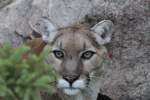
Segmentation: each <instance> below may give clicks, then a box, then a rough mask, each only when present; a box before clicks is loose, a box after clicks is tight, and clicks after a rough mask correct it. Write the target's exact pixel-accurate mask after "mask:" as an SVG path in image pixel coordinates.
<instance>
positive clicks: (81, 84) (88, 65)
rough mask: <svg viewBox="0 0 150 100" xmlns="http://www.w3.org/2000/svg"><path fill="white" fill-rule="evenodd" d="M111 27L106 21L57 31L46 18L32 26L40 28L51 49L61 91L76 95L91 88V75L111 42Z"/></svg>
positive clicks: (51, 59)
mask: <svg viewBox="0 0 150 100" xmlns="http://www.w3.org/2000/svg"><path fill="white" fill-rule="evenodd" d="M112 26H113V23H112V22H111V21H109V20H103V21H101V22H99V23H98V24H96V25H95V26H93V27H92V28H88V27H85V26H82V25H77V26H73V27H66V28H62V29H57V27H56V26H54V25H53V24H52V23H51V22H50V21H49V20H47V19H40V20H38V21H37V24H35V25H33V26H32V27H33V28H34V30H36V29H40V31H39V32H40V33H42V38H43V41H45V42H47V43H48V45H49V46H50V47H51V48H52V51H51V52H50V54H49V61H50V64H52V65H53V67H54V69H55V70H56V72H57V73H58V76H59V77H58V80H57V88H58V89H59V90H60V91H63V92H64V93H65V94H67V95H76V94H78V93H80V92H81V91H82V90H84V89H85V88H86V87H88V85H89V83H90V81H91V80H92V79H91V77H90V75H91V74H92V72H93V71H95V70H96V69H97V68H100V67H101V66H100V65H101V62H102V56H103V54H104V53H105V48H104V46H103V45H104V44H106V43H109V42H110V40H111V33H112ZM36 31H37V30H36Z"/></svg>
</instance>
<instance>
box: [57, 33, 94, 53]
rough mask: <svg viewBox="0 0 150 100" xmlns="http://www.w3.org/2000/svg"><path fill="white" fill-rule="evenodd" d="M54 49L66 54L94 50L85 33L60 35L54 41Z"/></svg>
mask: <svg viewBox="0 0 150 100" xmlns="http://www.w3.org/2000/svg"><path fill="white" fill-rule="evenodd" d="M54 48H59V49H63V50H65V51H66V52H67V53H68V54H69V53H70V54H73V53H79V52H81V51H84V50H86V49H94V47H93V46H92V45H91V41H90V40H89V38H88V37H87V36H86V34H85V31H82V32H80V31H77V32H67V33H62V35H61V36H59V37H58V38H57V40H56V41H55V43H54Z"/></svg>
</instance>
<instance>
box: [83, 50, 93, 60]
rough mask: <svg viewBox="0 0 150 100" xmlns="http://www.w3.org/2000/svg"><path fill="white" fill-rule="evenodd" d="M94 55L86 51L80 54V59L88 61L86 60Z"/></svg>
mask: <svg viewBox="0 0 150 100" xmlns="http://www.w3.org/2000/svg"><path fill="white" fill-rule="evenodd" d="M94 54H95V52H93V51H86V52H84V53H83V54H82V56H81V58H82V59H84V60H88V59H90V58H92V57H93V55H94Z"/></svg>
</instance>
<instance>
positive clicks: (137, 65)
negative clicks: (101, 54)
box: [0, 0, 150, 100]
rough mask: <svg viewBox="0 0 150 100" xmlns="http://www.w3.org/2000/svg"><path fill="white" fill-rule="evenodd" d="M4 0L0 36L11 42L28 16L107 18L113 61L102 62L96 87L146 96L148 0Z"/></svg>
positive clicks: (129, 97)
mask: <svg viewBox="0 0 150 100" xmlns="http://www.w3.org/2000/svg"><path fill="white" fill-rule="evenodd" d="M1 1H2V0H1ZM1 1H0V3H1ZM5 1H6V2H7V3H6V2H4V3H1V4H0V41H1V42H3V41H10V42H12V43H13V44H14V45H15V46H17V45H19V44H20V43H21V42H22V40H21V38H20V37H17V36H16V35H15V34H14V33H15V31H17V32H18V33H19V34H22V35H23V36H24V37H25V36H28V34H29V33H30V32H31V31H32V29H31V28H30V25H29V22H30V23H32V21H34V20H35V19H37V18H40V17H47V18H48V19H49V20H51V21H52V22H53V23H55V24H56V25H57V26H58V27H65V26H69V25H71V24H73V23H78V22H80V21H85V22H86V23H89V24H90V25H91V26H92V25H94V24H95V23H96V22H98V21H100V20H103V19H110V20H112V21H113V22H114V24H115V31H114V33H113V38H112V43H111V44H110V45H108V49H109V52H110V53H112V64H111V66H110V67H109V68H106V70H107V75H106V76H105V77H103V79H102V82H101V83H100V84H101V85H102V88H101V89H100V91H101V93H103V94H105V95H107V96H109V97H110V98H112V99H113V100H150V95H149V94H150V0H14V1H13V2H9V0H5ZM10 1H11V0H10ZM2 4H3V5H2ZM6 4H9V5H6Z"/></svg>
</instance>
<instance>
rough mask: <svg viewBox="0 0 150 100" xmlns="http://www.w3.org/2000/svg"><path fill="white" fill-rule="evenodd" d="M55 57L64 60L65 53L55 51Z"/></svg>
mask: <svg viewBox="0 0 150 100" xmlns="http://www.w3.org/2000/svg"><path fill="white" fill-rule="evenodd" d="M53 53H54V55H55V57H56V58H59V59H61V58H63V57H64V53H63V52H62V51H53Z"/></svg>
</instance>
